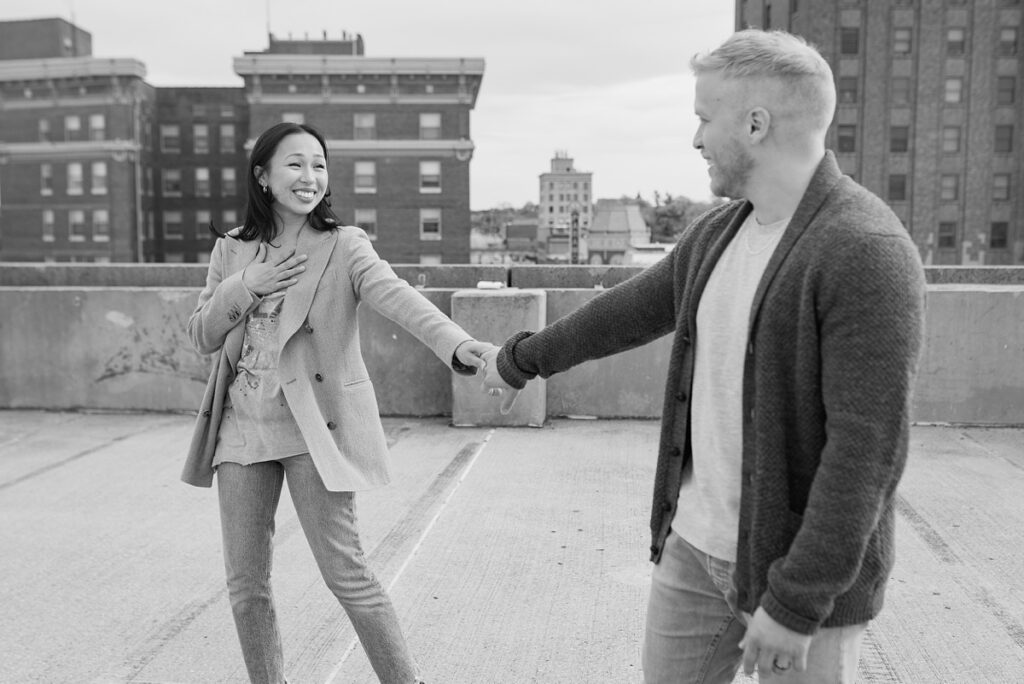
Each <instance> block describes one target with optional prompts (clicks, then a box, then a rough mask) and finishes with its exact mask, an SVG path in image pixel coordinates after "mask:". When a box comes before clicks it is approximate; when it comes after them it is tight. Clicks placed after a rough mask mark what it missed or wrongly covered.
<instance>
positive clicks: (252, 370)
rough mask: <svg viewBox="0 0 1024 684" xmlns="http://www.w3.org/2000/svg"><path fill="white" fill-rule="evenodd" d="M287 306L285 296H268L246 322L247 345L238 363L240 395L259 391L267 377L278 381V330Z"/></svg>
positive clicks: (282, 294) (243, 347)
mask: <svg viewBox="0 0 1024 684" xmlns="http://www.w3.org/2000/svg"><path fill="white" fill-rule="evenodd" d="M283 304H284V293H283V292H282V293H274V294H272V295H267V296H266V297H264V298H263V300H262V301H261V302H260V303H259V305H258V306H257V307H256V308H255V309H254V310H253V311H252V313H250V314H249V316H248V318H247V319H246V321H245V344H244V345H243V346H242V356H241V358H239V360H238V379H239V380H240V381H242V380H243V378H244V381H242V382H236V387H237V389H239V390H240V391H241V394H243V395H246V394H249V393H250V392H249V390H253V391H255V390H258V389H259V388H260V384H261V383H262V381H263V380H264V379H265V378H267V377H276V373H268V372H267V371H276V370H277V353H278V339H277V329H278V325H279V321H280V317H281V307H282V305H283Z"/></svg>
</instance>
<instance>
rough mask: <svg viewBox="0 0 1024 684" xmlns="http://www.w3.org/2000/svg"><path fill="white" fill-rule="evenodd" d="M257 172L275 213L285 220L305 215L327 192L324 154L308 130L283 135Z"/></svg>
mask: <svg viewBox="0 0 1024 684" xmlns="http://www.w3.org/2000/svg"><path fill="white" fill-rule="evenodd" d="M257 173H258V177H259V180H260V184H261V185H265V186H266V188H267V189H268V190H269V191H270V193H271V196H272V197H273V198H274V203H273V209H274V212H275V213H276V214H277V215H278V216H280V217H281V219H282V220H284V221H285V222H287V221H288V220H289V219H291V218H296V217H306V216H308V215H309V213H310V212H311V211H313V208H314V207H316V205H318V204H319V203H320V201H321V200H322V199H323V198H324V195H325V194H326V193H327V156H326V155H325V154H324V149H323V148H322V147H321V146H320V142H319V141H318V140H317V139H316V138H315V137H313V136H312V135H310V134H309V133H293V134H291V135H288V136H285V137H284V138H282V139H281V142H279V143H278V145H277V149H276V150H274V156H272V157H271V158H270V161H269V162H268V164H267V166H265V167H262V168H258V169H257Z"/></svg>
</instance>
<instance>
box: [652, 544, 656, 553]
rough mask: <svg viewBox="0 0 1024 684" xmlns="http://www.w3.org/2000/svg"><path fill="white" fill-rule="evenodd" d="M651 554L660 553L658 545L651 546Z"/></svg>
mask: <svg viewBox="0 0 1024 684" xmlns="http://www.w3.org/2000/svg"><path fill="white" fill-rule="evenodd" d="M651 553H658V545H657V544H651Z"/></svg>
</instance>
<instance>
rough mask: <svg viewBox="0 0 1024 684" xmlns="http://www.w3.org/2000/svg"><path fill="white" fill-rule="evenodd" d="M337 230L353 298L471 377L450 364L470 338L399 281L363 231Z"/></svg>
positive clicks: (407, 285) (417, 293) (460, 366)
mask: <svg viewBox="0 0 1024 684" xmlns="http://www.w3.org/2000/svg"><path fill="white" fill-rule="evenodd" d="M341 230H343V231H345V232H344V233H343V235H344V237H345V238H346V240H345V244H344V247H343V248H344V250H345V251H346V253H347V254H348V258H349V262H350V271H349V274H350V277H351V279H352V287H353V289H354V290H355V293H356V299H357V300H359V301H361V302H365V303H366V304H368V305H369V306H370V307H371V308H373V309H374V310H375V311H377V312H378V313H380V314H381V315H382V316H385V317H386V318H388V319H390V320H392V321H394V322H395V323H397V324H398V325H400V326H402V327H403V328H404V329H405V330H407V331H409V333H410V334H412V335H413V336H415V337H416V338H417V339H418V340H420V341H421V342H422V343H423V344H425V345H427V347H429V348H430V349H431V351H433V352H434V354H435V355H437V357H438V358H439V359H441V361H443V362H444V364H445V365H446V366H448V367H449V368H451V369H452V370H454V371H456V372H458V373H461V374H472V373H473V372H474V371H475V370H476V369H475V368H467V367H466V366H462V364H457V363H453V361H454V358H455V349H456V347H458V346H459V345H460V344H462V343H463V342H466V341H468V340H472V339H473V336H472V335H470V334H469V333H467V332H466V331H465V330H463V329H462V328H461V327H460V326H459V325H457V324H455V323H454V322H453V321H452V320H451V319H450V318H448V316H446V315H445V314H444V313H442V312H441V310H440V309H438V308H437V307H436V306H434V305H433V304H432V303H431V302H430V300H428V299H427V298H426V297H424V296H423V295H422V294H420V293H419V292H418V291H417V290H416V289H415V288H414V287H412V286H411V285H409V283H407V282H405V281H404V280H402V279H401V278H399V277H398V276H397V275H396V274H395V272H394V271H393V270H392V269H391V266H390V265H389V264H388V263H387V262H386V261H384V260H383V259H381V258H380V257H379V256H378V255H377V252H376V251H375V250H374V249H373V245H372V244H370V239H369V238H368V237H367V236H366V233H365V232H363V231H362V230H360V229H358V228H354V227H347V228H343V229H341Z"/></svg>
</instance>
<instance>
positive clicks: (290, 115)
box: [281, 112, 306, 124]
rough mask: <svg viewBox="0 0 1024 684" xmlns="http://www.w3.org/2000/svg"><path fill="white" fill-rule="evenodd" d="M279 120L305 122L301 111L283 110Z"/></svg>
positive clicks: (296, 122) (304, 116)
mask: <svg viewBox="0 0 1024 684" xmlns="http://www.w3.org/2000/svg"><path fill="white" fill-rule="evenodd" d="M281 121H282V122H284V123H294V124H304V123H306V115H305V114H303V113H302V112H285V113H284V114H282V115H281Z"/></svg>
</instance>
